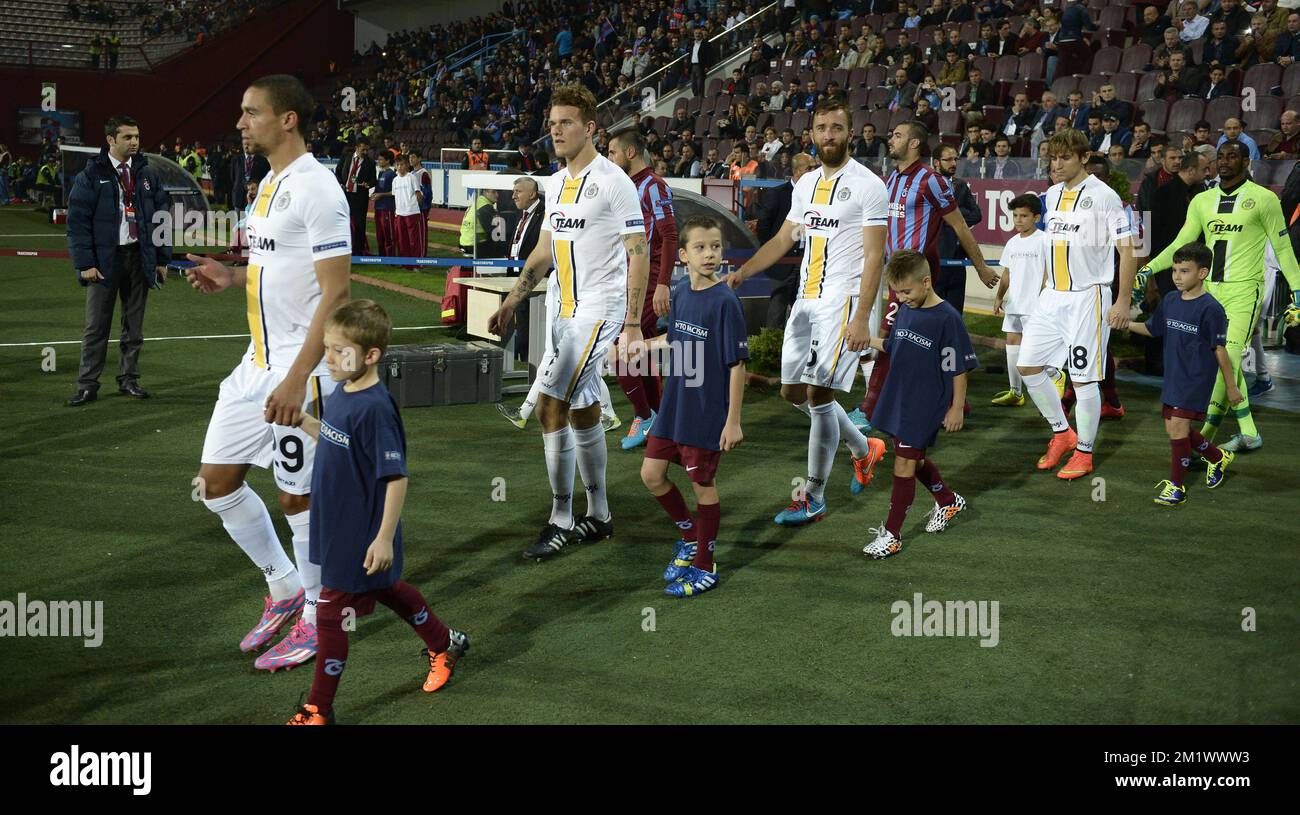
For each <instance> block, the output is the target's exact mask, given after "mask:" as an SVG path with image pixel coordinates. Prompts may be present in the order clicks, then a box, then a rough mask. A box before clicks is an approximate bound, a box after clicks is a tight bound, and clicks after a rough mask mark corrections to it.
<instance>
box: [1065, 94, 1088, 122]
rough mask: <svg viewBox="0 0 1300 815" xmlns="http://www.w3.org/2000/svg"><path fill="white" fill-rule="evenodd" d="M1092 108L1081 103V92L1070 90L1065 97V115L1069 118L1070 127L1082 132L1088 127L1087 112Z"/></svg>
mask: <svg viewBox="0 0 1300 815" xmlns="http://www.w3.org/2000/svg"><path fill="white" fill-rule="evenodd" d="M1091 111H1092V108H1091V107H1089V106H1088V105H1085V104H1084V103H1083V94H1082V93H1080V92H1079V91H1070V94H1069V96H1067V97H1066V105H1065V117H1066V118H1067V119H1069V120H1070V127H1072V128H1074V129H1075V130H1078V131H1079V132H1083V131H1085V130H1087V129H1088V114H1089V113H1090V112H1091Z"/></svg>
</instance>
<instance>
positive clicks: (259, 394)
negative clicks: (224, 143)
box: [188, 74, 352, 671]
mask: <svg viewBox="0 0 1300 815" xmlns="http://www.w3.org/2000/svg"><path fill="white" fill-rule="evenodd" d="M315 106H316V103H315V101H314V100H313V99H312V97H311V94H309V93H308V92H307V89H306V88H305V87H304V86H303V84H302V82H301V81H299V80H298V79H297V78H295V77H292V76H288V75H284V74H279V75H274V76H267V77H263V78H262V79H258V80H256V81H255V82H253V83H252V84H251V85H249V87H248V89H247V90H246V91H244V98H243V102H242V107H243V114H242V115H241V116H240V117H239V123H238V125H237V127H238V128H239V132H240V134H241V136H242V138H243V145H244V149H245V150H247V151H248V152H250V153H254V154H258V155H264V156H266V158H267V159H268V160H269V162H270V165H271V172H270V173H269V174H268V175H267V176H266V177H265V178H264V179H263V180H262V183H261V185H260V186H259V188H258V193H257V198H256V200H255V202H254V203H253V205H252V207H251V209H250V211H249V215H248V223H247V234H248V242H249V245H250V254H249V258H248V266H247V267H229V266H225V265H224V264H222V263H219V262H218V261H216V260H213V259H211V258H204V257H200V256H198V255H188V257H189V259H190V260H191V261H193V262H194V263H196V264H197V265H196V266H194V267H193V268H191V269H190V270H189V273H188V277H189V280H190V283H191V284H192V285H193V286H194V288H196V289H198V290H200V291H202V292H206V293H209V294H212V293H215V292H219V291H222V290H225V289H228V288H232V287H237V288H242V289H244V291H245V298H246V300H247V304H248V324H249V332H250V334H251V340H250V342H249V345H248V351H247V352H246V353H245V354H244V358H243V359H242V360H241V361H240V363H239V365H237V366H236V367H235V369H234V371H232V372H231V374H230V375H229V376H228V377H226V379H225V381H223V382H222V383H221V390H220V395H219V396H218V398H217V404H216V407H215V408H214V409H213V411H212V419H211V421H210V422H209V423H208V432H207V437H206V438H205V439H204V442H203V454H202V457H201V458H200V461H201V465H200V467H199V477H198V479H197V480H196V483H197V485H198V486H199V489H200V491H201V494H202V496H203V503H204V504H205V505H206V506H207V507H208V509H210V510H212V511H213V512H215V513H216V514H217V515H218V516H220V518H221V523H222V525H223V526H224V527H225V528H226V532H228V533H229V534H230V537H231V538H233V539H234V541H235V543H237V544H239V547H240V548H241V549H243V550H244V553H245V554H247V555H248V557H249V559H251V560H252V561H253V564H254V565H255V566H256V567H257V568H258V569H259V570H260V571H261V572H262V574H263V575H264V576H265V577H266V582H267V586H268V594H269V596H268V597H266V599H265V601H264V604H263V610H262V617H261V619H260V620H259V621H258V623H257V625H256V626H254V628H253V629H252V630H251V631H249V632H248V635H247V636H245V637H244V639H243V641H241V642H240V644H239V647H240V649H241V650H243V651H253V650H256V649H258V648H260V647H261V646H263V645H265V644H266V643H267V642H269V641H270V640H271V638H272V637H274V636H275V635H276V634H277V633H278V632H279V631H280V629H281V628H283V627H284V626H285V624H286V623H288V622H289V621H290V620H293V619H294V618H295V617H297V618H298V619H297V620H296V622H295V623H294V626H293V628H292V629H291V630H290V633H289V635H288V636H286V637H285V638H284V639H283V640H281V641H280V642H279V643H278V644H276V645H275V646H274V647H273V648H271V649H270V650H268V651H267V652H265V653H264V654H262V655H261V656H260V657H258V659H257V661H256V662H255V663H254V664H255V665H256V667H258V668H261V669H265V670H272V671H274V670H276V669H278V668H290V667H292V666H294V665H300V664H302V663H303V662H306V661H308V660H310V659H312V658H313V657H314V656H315V655H316V601H317V599H318V598H319V597H320V589H321V577H320V566H319V565H316V564H313V563H311V561H310V556H309V550H310V536H309V516H310V512H309V507H310V498H311V496H310V493H311V475H312V461H313V458H314V455H315V451H316V445H315V441H314V440H313V439H312V438H311V437H310V436H309V435H307V434H306V433H304V432H303V431H302V430H300V429H298V428H296V427H294V425H296V424H297V419H298V416H299V414H300V413H301V412H311V413H313V414H314V415H316V416H317V418H319V417H320V416H321V415H322V410H323V406H324V400H325V397H326V396H328V395H329V394H330V393H331V392H332V391H333V389H334V383H333V380H332V379H331V378H330V376H329V372H328V370H327V369H326V368H325V365H324V361H323V357H324V352H325V345H324V327H325V319H326V317H327V316H328V315H329V314H330V312H332V311H333V310H334V309H335V308H337V307H338V306H339V305H341V304H343V303H345V302H347V300H348V296H349V279H350V278H349V270H350V267H351V262H352V239H351V229H350V226H349V221H348V205H347V200H346V199H345V198H344V195H343V190H342V188H340V186H339V184H338V181H337V180H336V179H335V178H334V175H333V174H332V173H331V172H330V171H329V170H327V169H326V168H324V167H323V166H321V164H320V162H318V161H316V157H315V156H313V155H312V154H311V153H309V152H308V151H307V145H306V143H305V141H304V136H305V134H306V131H307V128H308V127H309V126H310V117H311V111H312V110H314V109H315ZM252 465H256V466H258V467H267V466H272V467H273V470H274V474H275V483H276V487H277V489H278V490H279V499H280V509H281V510H282V511H283V512H284V515H285V519H286V520H287V521H288V522H289V528H290V529H291V530H292V534H293V551H294V560H295V561H296V562H297V567H296V568H295V564H294V561H291V560H290V559H289V558H288V556H287V555H286V554H285V551H284V548H283V546H281V544H280V541H279V539H278V538H277V537H276V532H275V527H274V526H273V525H272V523H271V515H270V513H269V512H268V511H267V509H266V504H265V503H263V501H262V499H261V498H260V497H258V495H257V493H255V492H253V490H252V488H250V487H249V486H248V484H247V483H246V482H245V481H244V476H245V475H246V474H247V472H248V468H249V467H250V466H252Z"/></svg>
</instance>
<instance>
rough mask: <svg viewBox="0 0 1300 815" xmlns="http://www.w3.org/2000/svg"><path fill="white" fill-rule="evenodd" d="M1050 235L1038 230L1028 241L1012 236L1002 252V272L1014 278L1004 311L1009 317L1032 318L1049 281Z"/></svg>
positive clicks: (1008, 287) (1016, 235) (1009, 286)
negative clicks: (1044, 286) (1011, 315)
mask: <svg viewBox="0 0 1300 815" xmlns="http://www.w3.org/2000/svg"><path fill="white" fill-rule="evenodd" d="M1049 252H1051V246H1050V245H1049V243H1048V240H1047V233H1046V232H1042V231H1040V230H1037V229H1035V230H1034V231H1033V232H1032V233H1030V235H1029V236H1028V237H1023V236H1021V235H1020V234H1019V233H1017V234H1015V235H1012V236H1011V240H1009V241H1007V245H1006V248H1004V249H1003V250H1002V268H1003V269H1006V270H1007V273H1008V274H1009V275H1011V279H1010V282H1009V283H1008V284H1007V294H1006V297H1005V298H1004V299H1003V302H1002V310H1003V311H1005V312H1006V313H1007V314H1024V315H1028V314H1032V313H1033V312H1034V302H1035V301H1036V300H1038V292H1039V291H1041V290H1042V288H1043V283H1044V281H1045V280H1046V279H1047V255H1048V253H1049Z"/></svg>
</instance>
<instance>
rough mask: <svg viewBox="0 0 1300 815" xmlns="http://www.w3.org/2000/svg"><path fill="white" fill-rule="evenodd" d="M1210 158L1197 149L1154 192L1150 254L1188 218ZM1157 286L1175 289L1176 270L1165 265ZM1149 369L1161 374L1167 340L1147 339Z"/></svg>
mask: <svg viewBox="0 0 1300 815" xmlns="http://www.w3.org/2000/svg"><path fill="white" fill-rule="evenodd" d="M1208 166H1209V160H1208V159H1204V158H1201V157H1200V156H1198V155H1197V154H1196V153H1190V154H1188V156H1187V158H1186V160H1185V161H1183V163H1182V167H1181V168H1180V169H1179V170H1178V172H1177V173H1174V175H1173V177H1172V178H1170V179H1169V181H1167V182H1165V183H1164V184H1162V185H1161V186H1159V187H1156V188H1155V189H1154V190H1153V191H1152V192H1151V193H1150V196H1151V199H1150V200H1151V210H1150V211H1151V256H1152V257H1154V256H1156V255H1157V254H1159V253H1161V252H1163V251H1164V250H1165V248H1166V247H1168V246H1169V244H1171V243H1173V241H1174V238H1175V237H1177V235H1178V230H1180V229H1182V226H1183V222H1184V221H1185V220H1186V219H1187V205H1188V204H1189V203H1190V202H1191V200H1192V196H1194V195H1196V194H1197V193H1199V192H1201V191H1203V190H1204V189H1205V170H1206V168H1207V167H1208ZM1152 282H1153V283H1155V286H1156V290H1157V291H1158V292H1159V295H1160V297H1161V298H1163V297H1164V296H1165V295H1166V294H1168V293H1169V292H1171V291H1173V290H1174V278H1173V272H1172V271H1171V270H1169V269H1166V270H1165V271H1163V272H1160V273H1158V274H1156V275H1155V276H1154V278H1153V279H1152ZM1144 350H1145V357H1146V366H1147V368H1146V369H1147V373H1150V374H1157V375H1159V374H1161V373H1162V370H1161V369H1162V368H1163V362H1164V344H1163V343H1162V342H1161V341H1160V340H1159V339H1150V340H1147V342H1146V348H1145V349H1144Z"/></svg>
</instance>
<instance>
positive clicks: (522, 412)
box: [519, 376, 542, 419]
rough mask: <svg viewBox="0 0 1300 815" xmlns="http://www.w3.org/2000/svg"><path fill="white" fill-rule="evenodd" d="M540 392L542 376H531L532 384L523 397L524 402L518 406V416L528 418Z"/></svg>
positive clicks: (535, 406) (534, 407) (535, 405)
mask: <svg viewBox="0 0 1300 815" xmlns="http://www.w3.org/2000/svg"><path fill="white" fill-rule="evenodd" d="M541 393H542V378H541V377H540V376H536V377H533V384H532V385H530V386H529V387H528V395H527V396H525V397H524V403H523V404H522V405H520V406H519V418H521V419H529V418H531V417H532V415H533V410H535V409H536V408H537V398H538V397H539V396H540V395H541Z"/></svg>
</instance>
